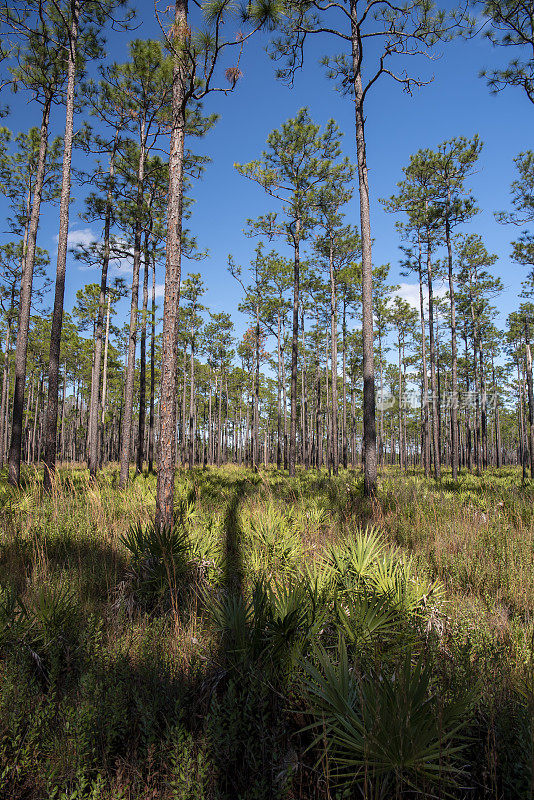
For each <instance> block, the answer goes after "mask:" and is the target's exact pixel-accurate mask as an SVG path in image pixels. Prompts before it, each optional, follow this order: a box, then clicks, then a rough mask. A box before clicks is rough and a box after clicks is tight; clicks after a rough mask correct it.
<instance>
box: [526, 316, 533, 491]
mask: <svg viewBox="0 0 534 800" xmlns="http://www.w3.org/2000/svg"><path fill="white" fill-rule="evenodd" d="M529 339H530V336H529V326H528V325H525V347H526V356H527V369H526V373H527V396H528V425H529V440H530V441H529V444H530V448H529V449H530V477H531V478H532V479H533V480H534V392H533V389H532V354H531V350H530V341H529Z"/></svg>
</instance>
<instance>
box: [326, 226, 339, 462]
mask: <svg viewBox="0 0 534 800" xmlns="http://www.w3.org/2000/svg"><path fill="white" fill-rule="evenodd" d="M328 262H329V267H330V338H331V343H332V470H333V473H334V475H337V474H338V472H339V442H338V430H337V427H338V426H337V423H338V413H337V296H336V278H335V274H334V239H333V236H330V249H329V259H328Z"/></svg>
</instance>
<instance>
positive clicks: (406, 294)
mask: <svg viewBox="0 0 534 800" xmlns="http://www.w3.org/2000/svg"><path fill="white" fill-rule="evenodd" d="M433 294H434V296H435V297H445V295H446V294H447V287H446V286H445V284H443V283H439V284H437V285H435V286H434V287H433ZM395 295H397V297H400V298H401V299H402V300H405V301H406V302H407V303H408V304H409V305H411V306H412V308H415V310H416V311H417V312H419V284H418V283H401V284H400V285H399V289H398V290H397V291H396V292H395ZM395 295H394V296H395ZM423 299H424V304H425V308H428V289H427V288H426V286H424V287H423Z"/></svg>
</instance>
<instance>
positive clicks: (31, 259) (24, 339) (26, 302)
mask: <svg viewBox="0 0 534 800" xmlns="http://www.w3.org/2000/svg"><path fill="white" fill-rule="evenodd" d="M51 105H52V95H51V94H47V95H46V96H45V100H44V106H43V115H42V119H41V128H40V140H39V155H38V160H37V170H36V175H35V188H34V191H33V201H32V210H31V216H30V225H29V229H28V244H27V247H26V255H25V258H24V264H23V267H22V275H21V279H20V297H19V306H20V311H19V320H18V330H17V344H16V348H15V385H14V388H13V414H12V419H11V443H10V448H9V483H10V484H12V485H14V486H18V484H19V483H20V459H21V447H22V419H23V408H24V389H25V383H26V363H27V355H28V331H29V326H30V313H31V298H32V285H33V268H34V263H35V248H36V244H37V230H38V228H39V215H40V210H41V197H42V193H43V185H44V179H45V172H46V154H47V150H48V124H49V120H50V107H51ZM6 416H7V407H6ZM6 430H7V429H6Z"/></svg>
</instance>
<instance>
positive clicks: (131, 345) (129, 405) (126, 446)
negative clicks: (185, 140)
mask: <svg viewBox="0 0 534 800" xmlns="http://www.w3.org/2000/svg"><path fill="white" fill-rule="evenodd" d="M145 161H146V139H145V128H144V125H142V127H141V142H140V150H139V163H138V166H137V200H136V207H135V212H134V213H135V229H134V251H133V270H132V302H131V306H130V331H129V335H128V361H127V367H126V383H125V387H124V415H123V418H122V446H121V454H120V479H119V487H120V488H121V489H124V487H125V486H126V484H127V483H128V477H129V470H130V456H131V452H132V446H131V444H132V420H133V401H134V380H135V350H136V344H137V316H138V305H139V270H140V267H141V240H142V234H143V218H142V214H143V184H144V177H145ZM141 447H142V445H141Z"/></svg>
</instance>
